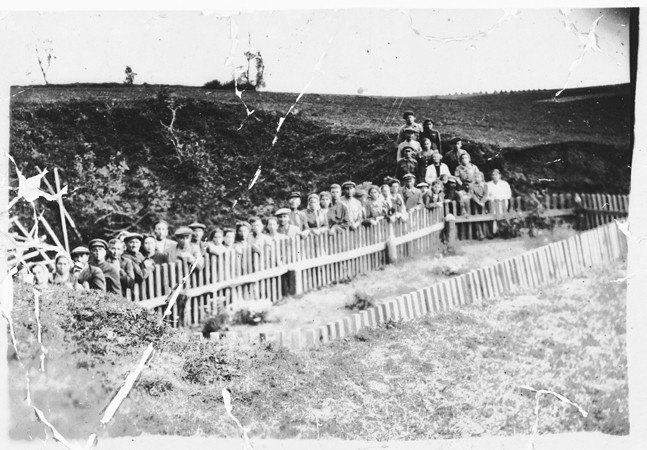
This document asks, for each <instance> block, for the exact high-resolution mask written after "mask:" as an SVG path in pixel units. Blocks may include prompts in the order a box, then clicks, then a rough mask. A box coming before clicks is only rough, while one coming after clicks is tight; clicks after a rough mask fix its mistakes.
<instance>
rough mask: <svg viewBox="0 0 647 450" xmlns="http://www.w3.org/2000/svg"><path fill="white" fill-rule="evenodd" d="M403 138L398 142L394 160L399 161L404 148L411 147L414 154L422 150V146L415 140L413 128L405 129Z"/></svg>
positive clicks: (402, 155)
mask: <svg viewBox="0 0 647 450" xmlns="http://www.w3.org/2000/svg"><path fill="white" fill-rule="evenodd" d="M404 135H405V140H404V141H402V142H401V143H400V144H398V153H397V155H396V162H397V161H400V160H401V159H402V158H403V157H404V153H403V152H404V149H405V148H407V147H411V148H412V149H413V153H414V155H417V154H418V153H420V152H422V147H421V146H420V142H418V141H417V140H416V132H415V131H414V130H405V132H404Z"/></svg>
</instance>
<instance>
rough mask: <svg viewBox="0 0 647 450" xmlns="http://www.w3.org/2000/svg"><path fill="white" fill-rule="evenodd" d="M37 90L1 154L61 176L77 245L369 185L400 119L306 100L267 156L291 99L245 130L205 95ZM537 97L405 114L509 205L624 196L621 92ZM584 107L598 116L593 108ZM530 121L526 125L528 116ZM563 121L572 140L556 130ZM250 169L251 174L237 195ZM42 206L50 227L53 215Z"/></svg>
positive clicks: (17, 114) (445, 103) (380, 173)
mask: <svg viewBox="0 0 647 450" xmlns="http://www.w3.org/2000/svg"><path fill="white" fill-rule="evenodd" d="M48 89H49V88H36V89H31V90H27V91H25V92H24V93H22V94H19V95H17V96H16V97H15V98H14V100H13V104H12V122H11V127H12V129H11V131H12V133H11V151H12V155H13V156H14V158H15V159H16V161H17V163H18V165H19V166H20V168H21V170H23V171H24V172H25V174H26V175H27V176H31V175H34V174H35V173H36V168H35V166H39V167H41V168H45V167H47V168H48V169H50V170H52V169H53V168H54V167H58V168H59V169H60V170H61V173H62V177H63V180H64V182H65V183H66V184H68V185H69V186H70V190H71V193H70V194H69V195H68V196H67V197H66V200H65V202H66V205H67V207H68V209H69V210H70V212H71V214H72V215H73V217H74V218H75V220H76V221H77V225H78V226H79V228H80V229H81V232H82V233H83V234H84V236H86V237H90V236H96V235H99V236H108V235H111V234H113V233H114V232H115V231H116V230H119V229H123V228H127V227H131V229H137V230H143V231H147V230H149V229H150V227H151V224H152V222H153V220H154V219H155V218H156V217H165V218H167V219H168V220H169V221H170V222H171V223H172V225H173V226H178V225H181V224H185V223H187V222H188V221H193V220H200V221H203V222H205V223H206V224H208V225H215V224H220V225H226V224H231V223H232V222H233V221H235V220H236V219H238V218H246V217H248V216H249V215H250V214H252V213H259V214H263V213H268V212H272V211H274V210H275V208H276V207H277V205H283V204H284V198H285V196H286V194H287V193H288V192H290V191H293V190H299V191H301V192H302V193H307V192H311V191H320V190H322V189H326V188H327V187H328V186H329V185H330V183H332V182H341V181H344V180H346V179H353V180H355V181H358V182H362V181H371V182H375V183H378V182H381V180H382V179H383V177H384V176H386V175H391V174H392V173H393V170H394V144H393V139H394V133H395V129H396V128H395V126H396V125H397V124H398V123H399V121H400V120H399V119H393V120H392V124H389V126H382V125H384V123H385V121H384V117H385V115H384V114H385V112H386V113H389V111H390V110H389V107H390V106H392V105H393V99H389V98H375V97H372V98H364V97H345V96H323V95H322V96H317V95H310V96H305V97H304V99H302V101H301V102H299V104H298V105H297V110H296V111H295V113H293V114H292V115H290V116H289V117H288V118H287V119H286V120H285V122H284V123H283V126H282V128H281V130H280V133H279V135H278V138H279V139H278V142H277V143H276V145H274V146H273V147H272V145H271V144H272V140H273V138H274V135H275V131H276V127H277V124H278V122H279V119H280V118H281V117H282V115H283V114H285V111H287V109H288V108H289V106H290V102H291V101H294V96H292V95H290V94H275V93H255V94H247V93H245V94H244V95H243V98H244V99H245V100H246V101H247V102H248V103H249V107H250V109H256V111H255V112H254V114H253V115H252V116H250V117H249V118H248V119H247V120H245V111H244V108H243V107H242V105H241V103H240V101H239V100H238V99H237V98H236V97H235V96H233V94H232V93H222V92H216V93H211V94H213V95H210V96H209V95H207V93H206V92H205V90H197V89H191V88H180V87H178V88H173V89H168V88H159V87H136V88H135V89H132V90H130V91H129V90H127V89H124V88H105V87H103V88H101V87H97V88H96V89H93V88H73V87H71V88H68V90H65V89H64V88H61V87H54V88H51V89H50V90H49V91H48ZM232 97H233V98H232ZM530 97H532V98H533V99H532V101H530V100H529V98H530ZM547 97H548V98H549V97H550V96H549V95H548V94H547V93H542V94H541V95H539V93H521V94H502V95H500V96H477V97H472V99H470V98H467V97H466V98H458V97H457V98H456V99H449V100H447V99H433V98H429V99H407V100H406V102H404V103H405V104H406V103H411V105H409V106H411V107H417V108H418V109H419V110H421V111H423V110H438V111H444V113H443V114H442V115H441V114H435V118H436V117H442V118H443V119H442V120H444V121H445V122H447V124H446V126H441V127H440V129H441V132H442V133H443V139H448V138H450V137H452V136H455V135H461V136H463V137H464V138H466V142H465V145H464V147H465V148H467V150H468V151H470V153H472V155H473V157H474V162H475V163H476V164H477V165H478V166H479V167H480V168H481V169H482V170H485V171H489V170H491V169H492V168H495V167H498V168H501V169H503V171H504V176H507V177H508V178H510V179H511V180H512V181H513V183H514V188H515V190H516V191H517V192H519V193H523V192H525V191H527V190H529V189H536V188H544V187H547V188H550V189H551V190H553V191H597V192H609V193H612V192H624V193H626V192H627V191H628V188H629V178H630V168H629V165H630V164H631V149H630V147H629V141H630V132H629V131H628V130H630V124H631V122H632V117H633V116H632V114H633V112H632V111H633V109H632V108H633V106H632V105H631V107H629V106H628V103H627V99H626V96H625V94H623V93H622V92H620V93H618V94H617V95H612V96H609V95H607V96H605V97H601V98H600V99H599V101H598V100H595V99H588V100H586V99H585V100H581V101H569V102H566V103H559V102H557V103H555V102H543V101H540V100H541V99H542V98H543V99H545V98H547ZM48 98H55V99H56V101H47V99H48ZM591 102H594V103H598V106H597V107H596V108H594V109H592V108H591V104H590V103H591ZM600 104H603V105H600ZM425 105H426V106H425ZM405 106H406V105H404V104H403V105H402V108H404V107H405ZM603 106H604V107H603ZM171 108H178V109H177V110H176V120H175V121H174V123H173V133H170V132H169V130H168V129H167V128H166V127H165V125H169V124H170V123H171V120H172V112H171ZM402 108H401V109H402ZM427 108H429V109H427ZM515 108H516V109H515ZM394 111H395V108H394ZM394 111H391V112H390V113H389V116H388V117H391V116H393V115H394V114H396V113H397V111H396V112H394ZM533 111H534V113H533V114H535V117H534V118H533V117H531V116H529V115H528V114H530V113H532V112H533ZM420 116H424V114H420ZM477 116H478V117H477ZM369 117H373V119H372V120H373V122H369V121H368V119H367V118H369ZM363 118H364V119H367V120H364V119H363ZM450 118H453V119H452V120H453V122H451V124H450V123H449V122H450V120H449V119H450ZM484 118H485V119H484ZM569 120H570V121H571V123H572V125H571V128H572V129H571V130H570V131H571V132H569V131H568V127H569V126H568V125H565V124H568V123H569V122H568V121H569ZM582 121H587V122H588V123H589V124H590V123H593V124H597V126H595V127H586V126H584V125H582V123H581V122H582ZM387 122H388V120H387ZM380 123H381V125H378V124H380ZM241 124H242V127H241ZM551 124H552V125H551ZM559 124H562V125H561V126H558V125H559ZM551 127H552V128H551ZM551 129H552V130H554V132H552V133H551V132H548V131H546V130H551ZM587 130H588V131H589V134H587ZM533 135H534V136H535V139H532V136H533ZM515 136H517V137H518V139H516V138H515ZM601 136H604V138H602V137H601ZM504 142H510V145H501V143H504ZM557 159H560V161H558V162H555V163H552V161H555V160H557ZM259 166H261V167H262V173H261V176H260V178H259V179H258V181H257V183H256V185H255V186H254V187H253V188H252V189H251V190H249V189H248V184H249V182H250V180H251V179H252V178H253V177H254V174H255V172H256V170H257V168H258V167H259ZM540 179H554V181H540ZM236 201H237V202H236ZM234 202H236V206H235V208H234V209H233V210H232V205H233V204H234ZM46 206H47V208H49V209H51V211H50V210H49V209H48V212H47V214H49V215H50V216H51V217H52V223H57V222H58V220H57V217H58V215H57V212H56V210H55V208H56V205H46ZM16 212H17V213H20V214H27V213H28V212H27V211H26V210H20V209H17V210H16Z"/></svg>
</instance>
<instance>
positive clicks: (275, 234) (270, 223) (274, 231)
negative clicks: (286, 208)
mask: <svg viewBox="0 0 647 450" xmlns="http://www.w3.org/2000/svg"><path fill="white" fill-rule="evenodd" d="M278 230H279V222H278V220H277V218H276V216H274V217H268V218H267V219H266V220H265V233H266V234H267V235H268V236H269V237H270V239H272V240H273V241H276V240H278V239H282V238H283V235H282V234H280V233H279V231H278Z"/></svg>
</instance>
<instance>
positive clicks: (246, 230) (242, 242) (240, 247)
mask: <svg viewBox="0 0 647 450" xmlns="http://www.w3.org/2000/svg"><path fill="white" fill-rule="evenodd" d="M251 230H252V226H251V224H250V223H249V222H244V221H241V222H237V223H236V239H235V240H234V249H235V250H236V251H237V252H238V253H242V252H244V251H245V250H246V249H247V246H248V245H249V242H248V239H249V234H250V232H251Z"/></svg>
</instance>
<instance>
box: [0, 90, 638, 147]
mask: <svg viewBox="0 0 647 450" xmlns="http://www.w3.org/2000/svg"><path fill="white" fill-rule="evenodd" d="M159 88H160V87H159V86H154V85H153V86H119V85H117V86H101V85H89V86H79V87H75V86H74V85H66V86H18V87H15V88H14V89H13V94H12V102H13V104H14V105H16V106H19V105H28V104H48V103H49V104H51V103H61V102H63V103H65V102H86V101H93V102H97V103H104V102H105V103H111V104H113V105H116V104H120V103H125V104H128V103H139V102H141V101H143V100H150V99H153V98H155V96H156V95H157V92H158V90H159ZM169 89H170V91H171V92H173V93H175V95H176V96H177V97H178V98H185V99H194V100H200V101H206V102H217V103H218V104H222V105H226V106H227V107H230V108H231V107H235V110H237V113H236V115H237V116H238V119H239V121H240V122H242V121H243V119H244V118H245V115H246V113H245V108H244V106H243V104H242V102H241V101H240V99H239V98H238V97H237V96H236V95H235V94H234V93H233V92H231V91H214V90H209V89H203V88H199V87H195V88H194V87H187V86H170V87H169ZM555 92H556V91H530V92H512V93H502V94H482V95H455V96H436V97H408V98H402V97H372V96H355V95H325V94H321V95H319V94H305V95H304V96H303V97H302V99H301V100H300V101H299V102H298V103H297V104H296V108H295V109H296V110H294V111H293V112H292V116H297V117H300V118H301V119H304V120H310V121H313V122H317V123H319V124H323V125H326V126H328V127H330V128H331V130H332V131H339V130H353V131H359V130H361V131H364V132H369V133H375V134H381V133H386V134H390V135H393V136H395V134H396V132H397V128H398V127H399V126H400V125H401V124H402V118H401V114H402V112H403V111H406V110H408V109H412V110H413V111H415V112H416V114H417V116H418V118H419V119H418V120H419V121H422V119H423V118H426V117H430V118H433V120H434V123H435V125H436V128H437V129H439V130H440V131H441V132H442V133H443V134H447V135H451V136H455V135H459V136H462V137H463V138H465V139H466V140H470V141H475V142H482V143H485V144H490V145H497V146H499V147H502V148H504V147H515V148H524V147H535V146H540V145H545V144H551V143H563V142H570V141H583V142H595V143H598V144H606V145H611V146H613V147H618V148H626V147H628V146H629V140H630V137H631V133H632V126H633V123H632V115H633V104H634V102H633V98H632V94H631V90H630V87H629V85H618V86H602V87H597V88H585V89H572V90H567V91H566V92H565V93H564V94H562V95H561V96H560V97H559V98H558V99H556V98H555V96H554V95H555ZM296 98H297V94H291V93H280V92H245V93H243V97H242V99H243V101H244V102H245V103H246V104H247V106H248V108H249V109H250V110H257V111H259V110H261V111H265V112H277V113H281V112H282V113H283V114H281V115H285V113H287V111H288V109H289V108H290V106H292V105H293V104H295V101H296ZM251 120H253V119H251Z"/></svg>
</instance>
